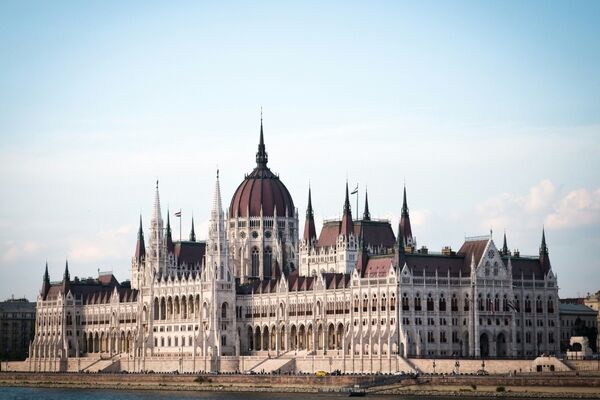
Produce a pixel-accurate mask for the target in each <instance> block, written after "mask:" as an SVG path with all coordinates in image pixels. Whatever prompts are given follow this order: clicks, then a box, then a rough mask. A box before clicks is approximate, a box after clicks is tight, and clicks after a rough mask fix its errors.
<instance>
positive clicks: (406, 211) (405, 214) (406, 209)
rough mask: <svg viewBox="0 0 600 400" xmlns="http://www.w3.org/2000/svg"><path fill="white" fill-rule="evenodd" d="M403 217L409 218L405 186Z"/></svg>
mask: <svg viewBox="0 0 600 400" xmlns="http://www.w3.org/2000/svg"><path fill="white" fill-rule="evenodd" d="M402 216H408V203H407V201H406V185H404V196H403V200H402Z"/></svg>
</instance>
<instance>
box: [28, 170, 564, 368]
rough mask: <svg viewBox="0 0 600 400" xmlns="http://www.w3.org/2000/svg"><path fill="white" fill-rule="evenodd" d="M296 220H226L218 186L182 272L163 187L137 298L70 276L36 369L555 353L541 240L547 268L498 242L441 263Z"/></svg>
mask: <svg viewBox="0 0 600 400" xmlns="http://www.w3.org/2000/svg"><path fill="white" fill-rule="evenodd" d="M265 164H266V161H265ZM348 208H349V207H348ZM288 211H289V210H286V212H285V213H283V215H284V216H283V217H278V216H277V214H276V213H275V215H261V216H260V217H258V218H257V217H251V216H249V213H248V214H247V215H246V216H244V217H239V216H237V215H234V216H230V217H228V214H226V213H225V210H224V209H223V205H222V202H221V195H220V187H219V180H218V176H217V181H216V186H215V191H214V197H213V204H212V212H211V217H210V223H209V232H208V240H207V241H206V243H205V252H204V254H203V257H202V261H201V262H190V263H189V264H186V263H182V262H180V259H179V258H181V257H183V256H182V254H183V253H182V252H183V250H181V252H180V253H179V254H180V256H179V258H178V256H176V251H171V248H175V249H176V248H177V245H179V246H183V244H182V243H180V244H172V243H171V242H169V241H170V232H168V226H169V225H168V224H167V228H166V229H165V228H164V226H163V219H162V215H161V208H160V199H159V195H158V185H157V190H156V197H155V204H154V210H153V216H152V220H151V223H150V230H149V237H148V238H149V240H148V245H147V246H146V245H145V242H144V241H143V233H142V232H141V228H140V234H139V237H138V250H137V251H136V257H134V258H133V260H132V276H131V284H130V286H128V285H127V284H119V283H118V282H116V281H115V280H114V277H112V276H108V275H103V276H100V277H99V279H98V280H94V281H92V282H90V281H78V280H74V281H71V280H70V276H69V275H68V269H66V271H65V277H64V278H63V281H62V283H60V284H59V283H55V284H51V283H50V281H49V278H48V277H47V276H45V278H44V287H43V288H42V293H41V294H40V296H39V298H38V302H37V311H36V312H37V319H36V334H35V338H34V340H33V342H32V344H31V350H30V355H31V357H30V363H31V368H32V369H33V370H61V369H63V370H64V369H65V368H66V367H65V366H66V365H69V361H70V360H71V361H72V360H73V359H79V358H85V357H90V356H102V357H104V358H107V359H111V358H113V357H120V358H123V357H124V358H126V359H127V362H128V364H127V365H128V367H127V368H128V369H129V370H137V371H139V370H148V369H151V367H150V366H151V365H154V366H155V367H152V368H157V367H156V365H159V364H160V360H169V362H171V363H172V362H174V360H178V361H177V362H178V363H179V364H178V365H179V366H180V369H181V370H182V371H211V370H212V371H215V370H240V371H243V370H249V369H252V368H254V366H255V365H258V364H260V363H262V365H263V367H262V368H263V369H265V368H266V369H267V370H269V369H272V370H275V369H280V370H283V369H284V367H285V368H291V367H290V365H291V364H292V363H293V362H295V363H296V364H295V365H296V369H298V366H299V365H302V366H303V368H305V369H306V368H310V367H307V365H313V366H314V368H323V363H324V362H326V361H325V360H329V365H330V367H331V366H332V365H333V366H337V367H338V368H340V369H344V370H347V371H355V372H359V371H385V372H393V371H397V370H399V369H402V370H405V369H406V368H407V367H406V363H404V361H403V360H404V359H405V358H407V357H432V358H436V357H438V358H443V357H483V358H497V357H530V358H534V357H536V356H537V355H538V354H541V353H558V352H559V340H560V336H559V332H560V331H559V329H560V327H559V314H558V284H557V279H556V276H555V274H554V273H553V272H552V270H551V269H550V268H549V261H548V262H547V264H543V262H546V261H543V260H546V259H547V249H546V248H545V240H544V242H543V249H541V251H540V257H539V258H526V257H521V256H520V255H518V254H514V255H512V256H511V254H510V252H508V251H507V249H506V245H505V246H504V249H502V250H498V248H497V247H496V245H495V243H494V241H493V239H492V238H491V236H486V237H479V238H473V239H467V240H466V242H465V244H464V245H463V248H464V249H465V250H464V251H462V250H461V251H459V252H458V253H452V252H449V253H444V254H431V253H428V252H421V253H419V251H416V250H415V246H413V244H414V243H416V242H415V241H414V239H413V238H412V235H411V237H409V238H398V239H397V242H398V245H397V246H396V247H394V248H392V247H389V246H388V247H385V246H384V245H381V246H380V247H379V248H378V250H377V251H374V250H373V249H374V248H376V247H377V244H373V243H371V244H369V245H368V246H367V245H366V244H365V243H366V241H367V238H363V237H360V236H359V235H355V234H349V235H344V234H342V233H340V235H339V236H338V237H337V239H336V242H335V245H334V246H333V247H332V246H329V247H323V246H321V247H320V246H318V242H317V240H316V238H313V239H312V240H310V241H309V240H306V239H305V240H300V239H299V238H298V235H299V234H298V213H297V211H296V210H294V211H293V214H292V216H290V214H289V212H288ZM406 217H407V218H408V209H407V208H406ZM350 218H351V217H350ZM365 221H366V220H365ZM365 221H362V223H363V224H365V226H366V224H367V222H365ZM350 222H351V221H350ZM383 225H385V224H383ZM388 225H389V224H388ZM361 229H362V228H361ZM365 229H366V228H365ZM253 233H256V235H253ZM140 238H141V242H140ZM140 243H141V244H140ZM181 248H182V247H181ZM407 251H408V252H407ZM253 257H256V258H255V259H254V260H253ZM543 257H545V258H543ZM513 265H519V266H520V267H519V268H520V269H519V271H520V272H519V273H515V271H514V268H513ZM540 265H542V266H543V265H547V270H544V269H543V268H541V267H539V266H540ZM296 266H298V270H297V271H294V269H296ZM268 268H271V269H270V270H269V269H268ZM528 268H529V269H528ZM532 268H533V269H532ZM536 268H538V269H539V268H541V269H539V271H545V272H544V273H543V274H540V273H538V272H539V271H538V269H536ZM286 269H287V271H285V270H286ZM264 271H268V273H267V274H265V273H264ZM284 272H285V273H284ZM267 275H268V276H267ZM257 360H259V361H260V362H258V361H257ZM290 360H291V361H290ZM308 360H312V363H313V364H310V363H309V361H308ZM267 361H268V362H267ZM121 365H123V362H121ZM170 365H171V364H170Z"/></svg>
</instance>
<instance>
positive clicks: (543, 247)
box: [540, 228, 548, 256]
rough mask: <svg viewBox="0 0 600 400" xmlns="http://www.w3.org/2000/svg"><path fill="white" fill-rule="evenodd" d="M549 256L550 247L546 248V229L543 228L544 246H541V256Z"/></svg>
mask: <svg viewBox="0 0 600 400" xmlns="http://www.w3.org/2000/svg"><path fill="white" fill-rule="evenodd" d="M544 254H545V255H548V246H546V229H544V228H542V244H541V245H540V256H542V255H544Z"/></svg>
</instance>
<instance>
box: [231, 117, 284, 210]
mask: <svg viewBox="0 0 600 400" xmlns="http://www.w3.org/2000/svg"><path fill="white" fill-rule="evenodd" d="M267 161H268V158H267V152H266V151H265V144H264V139H263V128H262V120H261V124H260V143H259V145H258V152H257V153H256V168H254V171H252V173H250V175H248V176H246V179H244V181H243V182H242V183H241V184H240V186H238V188H237V190H236V191H235V194H234V195H233V198H232V199H231V205H230V206H229V217H230V218H233V217H243V218H245V217H247V216H248V215H247V214H248V212H249V213H250V215H249V216H250V217H260V215H261V214H260V210H261V207H262V215H263V216H265V217H272V216H274V215H275V209H277V215H278V216H287V217H293V216H294V212H295V208H294V201H293V200H292V196H291V195H290V192H289V191H288V190H287V188H286V187H285V185H284V184H283V182H281V181H280V180H279V177H278V176H277V175H275V174H274V173H272V172H271V170H270V169H269V167H267Z"/></svg>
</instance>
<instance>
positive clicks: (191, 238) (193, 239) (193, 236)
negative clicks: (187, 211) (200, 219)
mask: <svg viewBox="0 0 600 400" xmlns="http://www.w3.org/2000/svg"><path fill="white" fill-rule="evenodd" d="M195 241H196V232H194V217H192V231H191V232H190V242H195Z"/></svg>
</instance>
